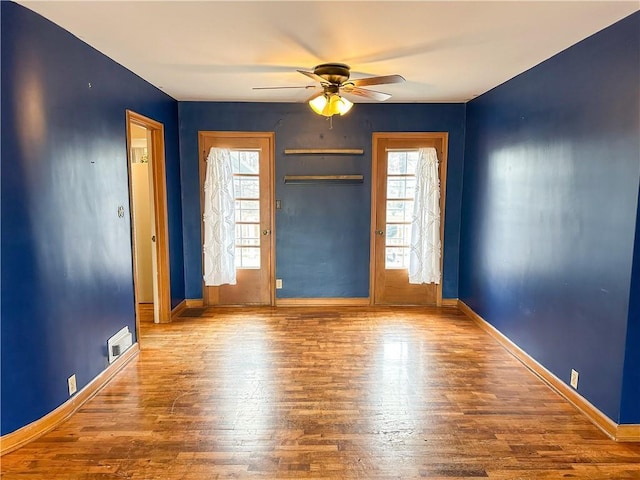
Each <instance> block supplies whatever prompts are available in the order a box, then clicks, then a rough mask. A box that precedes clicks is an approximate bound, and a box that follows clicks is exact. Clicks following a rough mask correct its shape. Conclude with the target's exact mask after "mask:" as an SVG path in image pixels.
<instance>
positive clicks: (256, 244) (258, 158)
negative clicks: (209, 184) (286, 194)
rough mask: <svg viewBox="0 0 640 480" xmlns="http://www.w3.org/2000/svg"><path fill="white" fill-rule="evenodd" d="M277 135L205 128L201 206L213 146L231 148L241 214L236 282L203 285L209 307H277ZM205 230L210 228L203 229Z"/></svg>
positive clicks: (238, 215)
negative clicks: (273, 207) (273, 185)
mask: <svg viewBox="0 0 640 480" xmlns="http://www.w3.org/2000/svg"><path fill="white" fill-rule="evenodd" d="M273 144H274V137H273V133H262V132H246V133H245V132H200V134H199V146H200V152H201V158H200V204H201V216H200V218H201V219H202V212H203V211H204V203H203V202H204V177H205V172H206V161H207V156H208V155H209V151H210V150H211V148H212V147H218V148H228V149H229V150H230V153H231V160H232V165H233V182H234V194H235V212H236V218H235V221H236V227H235V228H236V247H235V262H236V265H235V266H236V284H235V285H221V286H206V285H203V300H204V304H205V305H273V303H274V289H273V278H274V272H273V269H274V262H273V256H272V252H273V251H274V245H273V243H274V238H275V237H274V235H273V232H272V231H273V224H274V219H273V211H272V205H273V203H274V202H273V188H272V184H273V181H272V179H273ZM203 231H204V228H203Z"/></svg>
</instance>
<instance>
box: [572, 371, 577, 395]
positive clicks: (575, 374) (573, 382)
mask: <svg viewBox="0 0 640 480" xmlns="http://www.w3.org/2000/svg"><path fill="white" fill-rule="evenodd" d="M571 386H572V387H573V388H575V389H576V390H577V389H578V372H576V371H575V370H574V369H573V368H572V369H571Z"/></svg>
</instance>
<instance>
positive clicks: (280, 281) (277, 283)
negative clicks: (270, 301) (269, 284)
mask: <svg viewBox="0 0 640 480" xmlns="http://www.w3.org/2000/svg"><path fill="white" fill-rule="evenodd" d="M281 288H282V279H281V278H276V289H278V290H280V289H281Z"/></svg>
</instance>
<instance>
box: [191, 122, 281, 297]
mask: <svg viewBox="0 0 640 480" xmlns="http://www.w3.org/2000/svg"><path fill="white" fill-rule="evenodd" d="M275 137H276V136H275V132H244V131H243V132H239V131H233V132H224V131H207V130H200V131H198V152H200V155H201V157H200V158H199V159H198V166H199V168H198V169H199V176H198V182H199V185H200V187H199V189H200V259H201V260H200V262H201V263H200V265H201V266H202V271H203V272H204V251H203V249H202V246H203V245H204V228H203V225H202V218H203V215H204V189H203V188H202V185H203V182H204V177H205V174H206V170H205V168H206V160H207V152H206V151H205V149H204V147H203V145H204V141H205V139H206V138H213V139H215V138H265V139H267V140H269V156H270V159H269V176H270V179H271V182H270V185H269V198H268V199H267V200H268V202H269V204H270V205H271V208H270V209H269V212H270V213H269V223H270V225H271V234H270V235H269V251H270V255H269V272H268V273H269V297H270V300H269V302H270V305H271V306H274V305H275V304H276V289H275V288H274V282H275V275H276V217H275V194H276V192H275V178H276V177H275V164H276V160H275ZM207 295H208V294H207V288H206V285H205V284H204V278H203V279H202V301H203V303H204V305H205V306H206V305H208V303H209V302H208V297H207Z"/></svg>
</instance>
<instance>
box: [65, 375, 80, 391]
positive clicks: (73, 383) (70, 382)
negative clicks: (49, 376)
mask: <svg viewBox="0 0 640 480" xmlns="http://www.w3.org/2000/svg"><path fill="white" fill-rule="evenodd" d="M67 384H68V385H69V396H71V395H73V394H74V393H76V392H77V391H78V387H77V385H76V374H75V373H74V374H73V375H71V376H70V377H69V378H67Z"/></svg>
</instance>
